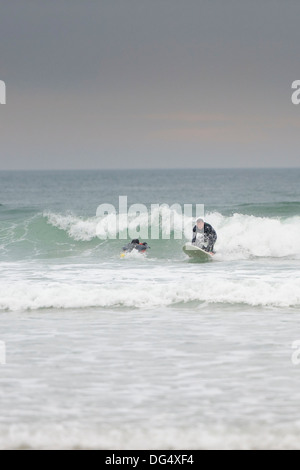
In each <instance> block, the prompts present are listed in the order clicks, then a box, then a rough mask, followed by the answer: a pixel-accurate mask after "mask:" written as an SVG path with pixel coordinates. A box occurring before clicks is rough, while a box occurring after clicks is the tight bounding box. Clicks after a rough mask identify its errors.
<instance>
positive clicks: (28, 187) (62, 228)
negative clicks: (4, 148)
mask: <svg viewBox="0 0 300 470" xmlns="http://www.w3.org/2000/svg"><path fill="white" fill-rule="evenodd" d="M299 181H300V169H273V170H271V169H270V170H269V169H261V170H258V169H257V170H250V169H249V170H230V169H226V170H136V171H57V172H54V171H53V172H52V171H49V172H38V171H36V172H29V171H28V172H0V204H1V205H0V270H1V278H0V325H1V329H0V342H2V345H3V344H5V349H6V364H2V365H1V364H0V381H1V388H0V397H1V400H0V448H2V449H11V448H12V449H51V448H56V449H94V448H97V449H171V450H172V449H215V448H217V449H233V448H234V449H266V448H267V449H281V448H282V449H283V448H284V449H291V448H297V449H299V448H300V441H299V437H298V435H299V431H300V415H299V417H298V412H299V404H300V387H299V383H300V364H299V363H300V360H298V358H300V352H299V356H298V349H300V329H299V320H300V184H299ZM119 196H127V198H128V204H129V205H131V204H144V205H145V206H146V207H147V208H149V209H150V206H151V204H167V205H169V206H171V205H172V204H176V203H177V204H180V205H182V206H183V205H184V204H193V205H196V204H204V205H205V220H206V221H207V222H208V223H210V224H211V225H212V226H213V227H214V228H215V229H216V231H217V233H218V241H217V243H216V246H215V250H216V255H215V258H214V260H213V262H210V263H196V262H192V261H191V260H189V259H188V258H187V257H186V255H185V254H184V253H183V251H182V247H183V245H184V243H185V242H186V241H189V238H188V235H187V234H186V233H183V232H182V239H174V238H175V237H174V236H173V235H174V233H175V231H176V233H177V234H178V231H180V230H181V227H182V226H183V225H184V223H183V222H186V221H183V218H184V217H185V216H184V215H182V216H181V215H180V214H177V215H176V214H174V212H172V209H171V208H170V209H168V208H166V207H165V208H164V209H163V210H162V212H160V214H161V217H162V218H167V217H169V216H172V217H171V219H172V227H171V237H170V239H165V238H166V237H165V234H164V233H163V230H160V231H159V233H160V237H159V239H156V240H151V239H149V240H147V239H143V241H148V243H149V245H150V246H151V250H149V252H147V254H146V255H135V254H132V255H129V256H126V257H125V258H121V257H120V253H121V250H122V246H123V245H125V244H126V243H127V241H126V240H124V239H122V240H120V239H119V237H118V235H120V233H121V231H122V233H124V227H121V226H120V227H119V229H120V231H119V233H117V237H116V239H107V240H103V239H100V238H99V236H97V233H98V232H97V229H98V228H99V226H101V227H107V226H108V225H109V224H108V217H107V216H103V217H102V218H101V217H99V216H97V215H96V213H97V208H98V207H99V205H101V204H111V205H113V206H114V207H116V208H118V204H119ZM158 220H159V219H158ZM190 222H192V221H190ZM146 223H147V220H146V218H145V217H142V218H141V219H140V229H144V228H145V227H143V224H146ZM191 236H192V234H191ZM128 241H129V239H128ZM298 341H299V343H297V342H298ZM297 348H298V349H297Z"/></svg>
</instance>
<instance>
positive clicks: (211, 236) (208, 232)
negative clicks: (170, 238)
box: [192, 222, 218, 253]
mask: <svg viewBox="0 0 300 470" xmlns="http://www.w3.org/2000/svg"><path fill="white" fill-rule="evenodd" d="M193 232H194V237H193V240H192V243H196V240H197V233H202V234H203V235H204V239H203V242H204V243H207V246H201V248H202V249H203V250H205V251H207V252H209V253H213V251H214V245H215V243H216V241H217V238H218V236H217V232H216V231H215V230H214V229H213V228H212V226H211V225H210V224H207V223H206V222H204V228H203V229H202V230H199V229H198V227H197V225H195V227H194V228H193Z"/></svg>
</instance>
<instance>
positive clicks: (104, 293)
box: [0, 275, 300, 311]
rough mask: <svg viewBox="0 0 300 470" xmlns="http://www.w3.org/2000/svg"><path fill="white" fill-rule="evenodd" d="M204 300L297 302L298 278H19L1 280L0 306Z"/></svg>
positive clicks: (155, 303) (133, 304)
mask: <svg viewBox="0 0 300 470" xmlns="http://www.w3.org/2000/svg"><path fill="white" fill-rule="evenodd" d="M194 301H198V302H207V303H224V304H232V305H235V304H247V305H251V306H272V307H292V306H299V305H300V279H299V278H295V279H294V278H287V279H286V278H283V279H277V280H275V279H272V280H269V279H268V277H267V276H266V277H265V278H264V277H260V278H244V279H239V280H237V279H224V278H219V277H216V276H213V275H211V276H206V279H205V280H204V279H202V278H201V277H199V278H198V281H195V280H194V282H192V283H191V282H190V280H189V281H186V280H185V281H182V280H180V279H179V280H177V281H171V282H159V281H158V282H137V281H135V282H130V283H129V282H114V283H106V284H105V285H99V286H96V285H95V284H83V285H81V284H76V283H74V284H69V283H64V282H61V283H54V282H51V283H42V282H35V283H34V282H29V281H17V282H14V283H5V282H4V283H3V282H2V283H1V286H0V310H9V311H21V310H37V309H48V308H55V309H71V308H87V307H102V308H108V307H109V308H112V307H130V308H144V309H149V308H155V307H160V306H164V307H167V306H172V305H175V304H177V303H188V302H194Z"/></svg>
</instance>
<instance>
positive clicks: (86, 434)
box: [0, 423, 300, 450]
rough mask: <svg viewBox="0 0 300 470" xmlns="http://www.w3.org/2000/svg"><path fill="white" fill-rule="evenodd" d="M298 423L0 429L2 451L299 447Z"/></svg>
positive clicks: (60, 426) (25, 426) (273, 448)
mask: <svg viewBox="0 0 300 470" xmlns="http://www.w3.org/2000/svg"><path fill="white" fill-rule="evenodd" d="M298 434H299V425H297V423H293V424H289V425H276V426H274V425H273V426H267V425H261V426H260V425H258V424H253V425H252V426H247V427H246V428H245V426H244V427H242V428H240V427H239V426H226V425H212V424H211V425H208V426H204V425H197V426H193V427H192V428H188V427H181V428H180V427H178V428H176V427H172V428H170V427H169V428H168V427H161V428H157V427H156V428H155V427H151V426H148V427H147V428H146V427H142V426H140V425H135V426H134V427H129V426H127V427H125V428H122V427H120V426H117V427H115V428H111V427H107V428H101V427H97V426H90V427H80V426H78V425H76V424H74V425H72V426H68V425H64V424H61V425H59V424H56V425H55V424H53V425H48V426H45V425H39V426H37V425H32V424H27V425H20V424H19V425H10V426H6V427H5V428H0V449H2V450H3V449H36V450H38V449H103V450H117V449H119V450H130V449H136V450H142V449H149V450H151V449H166V450H176V449H187V450H193V449H200V450H201V449H208V450H209V449H224V450H229V449H236V450H245V449H250V450H255V449H261V450H264V449H267V450H276V449H278V450H279V449H286V450H293V449H299V448H300V444H299V438H298Z"/></svg>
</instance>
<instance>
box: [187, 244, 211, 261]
mask: <svg viewBox="0 0 300 470" xmlns="http://www.w3.org/2000/svg"><path fill="white" fill-rule="evenodd" d="M183 251H184V253H185V254H186V255H188V256H189V257H190V258H193V259H195V260H198V261H201V262H203V263H204V262H206V261H212V260H213V257H214V255H211V254H210V253H207V251H204V250H202V249H201V248H199V247H198V246H196V245H192V243H187V244H186V245H184V247H183Z"/></svg>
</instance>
